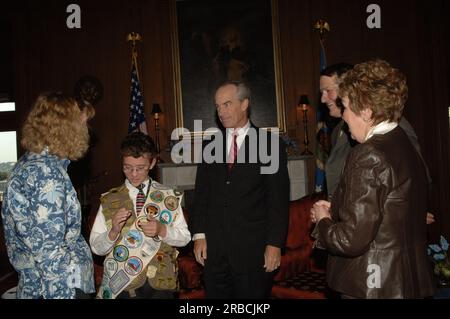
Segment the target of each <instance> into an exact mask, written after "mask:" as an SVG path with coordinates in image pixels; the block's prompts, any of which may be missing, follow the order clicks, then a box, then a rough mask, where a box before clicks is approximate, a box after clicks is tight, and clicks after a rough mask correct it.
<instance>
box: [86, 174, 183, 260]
mask: <svg viewBox="0 0 450 319" xmlns="http://www.w3.org/2000/svg"><path fill="white" fill-rule="evenodd" d="M149 182H150V180H148V179H147V180H146V181H145V182H144V185H145V186H144V189H143V192H144V193H147V189H148V185H149ZM125 186H126V187H127V189H128V194H129V196H130V198H131V199H132V201H133V205H134V211H136V196H137V194H138V192H139V190H138V189H137V188H136V187H134V186H133V185H131V183H130V182H129V181H128V180H125ZM179 211H180V214H179V215H178V217H177V218H176V219H175V220H174V221H173V222H172V223H171V224H170V225H169V226H166V237H164V238H163V237H161V236H160V239H161V240H162V241H163V242H165V243H166V244H168V245H170V246H174V247H183V246H186V244H187V243H188V242H189V240H190V238H191V233H190V232H189V230H188V226H187V224H186V220H185V219H184V215H183V210H182V208H181V206H180V208H179ZM108 233H109V232H108V228H107V227H106V221H105V216H104V215H103V208H102V205H100V208H99V209H98V212H97V216H96V217H95V222H94V226H93V227H92V231H91V234H90V236H89V244H90V245H91V249H92V252H93V253H94V254H96V255H99V256H105V255H107V254H109V253H110V252H111V250H112V249H113V247H114V243H115V242H116V240H117V238H115V240H114V241H112V240H110V239H109V237H108ZM118 236H119V235H118ZM118 236H117V237H118Z"/></svg>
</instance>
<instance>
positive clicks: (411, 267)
mask: <svg viewBox="0 0 450 319" xmlns="http://www.w3.org/2000/svg"><path fill="white" fill-rule="evenodd" d="M427 185H428V184H427V178H426V174H425V169H424V163H423V161H422V160H421V158H420V156H419V154H418V153H417V151H416V150H415V149H414V147H413V146H412V144H411V143H410V141H409V140H408V137H407V136H406V134H405V132H404V131H403V130H402V129H401V128H400V127H397V128H395V129H394V130H392V131H390V132H388V133H386V134H384V135H374V136H373V137H372V138H370V139H369V140H368V141H366V142H365V143H363V144H360V145H358V146H356V147H354V149H353V150H352V152H351V153H350V155H349V157H348V160H347V163H346V165H345V168H344V171H343V175H342V178H341V181H340V183H339V185H338V188H337V190H336V193H335V195H334V196H333V202H332V206H331V215H332V220H331V219H329V218H324V219H322V220H321V221H320V222H319V224H318V228H319V232H320V241H321V244H322V245H324V246H325V247H326V249H327V250H328V252H329V253H330V256H329V259H328V267H327V280H328V284H329V286H330V287H331V288H332V289H334V290H336V291H338V292H341V293H343V294H345V295H349V296H352V297H356V298H422V297H426V296H431V295H433V294H434V292H435V284H434V281H433V274H432V271H431V265H430V262H429V259H428V258H427V253H426V249H427V242H426V222H425V220H426V210H427Z"/></svg>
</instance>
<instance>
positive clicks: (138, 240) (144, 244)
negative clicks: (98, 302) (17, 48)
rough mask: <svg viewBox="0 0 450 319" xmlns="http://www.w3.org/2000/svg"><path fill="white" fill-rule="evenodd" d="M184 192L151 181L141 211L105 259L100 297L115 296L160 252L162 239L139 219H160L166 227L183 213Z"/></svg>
mask: <svg viewBox="0 0 450 319" xmlns="http://www.w3.org/2000/svg"><path fill="white" fill-rule="evenodd" d="M181 199H182V194H181V193H179V192H177V193H175V192H174V191H173V190H172V189H171V188H168V187H165V186H163V185H161V184H159V183H157V182H151V183H149V186H148V189H147V196H146V201H145V204H144V207H143V208H142V210H141V213H140V214H139V216H138V217H137V218H136V221H135V222H134V223H133V225H131V227H130V228H129V229H128V230H126V231H125V232H124V233H123V234H121V239H120V241H117V242H116V243H115V245H114V248H113V250H112V251H111V252H110V253H109V254H108V256H107V257H106V258H105V261H104V263H103V280H102V284H101V286H100V289H99V292H98V294H97V298H100V299H114V298H116V297H117V295H119V294H120V293H121V292H122V291H123V290H124V289H125V288H126V287H127V286H128V285H129V284H130V283H131V282H132V281H133V280H134V279H135V278H136V277H137V276H138V275H140V274H141V273H142V271H144V270H145V269H146V266H147V265H148V263H149V262H150V261H151V260H152V258H153V257H154V256H155V255H156V253H157V252H158V250H159V248H160V246H161V240H160V239H159V237H158V236H155V237H153V238H151V237H147V236H145V234H144V233H143V232H142V229H141V228H140V226H139V223H140V222H146V221H147V220H150V219H157V220H159V221H160V222H161V223H163V224H165V225H166V227H171V224H172V222H173V221H174V220H175V219H176V218H177V216H178V214H180V213H181V212H180V204H181Z"/></svg>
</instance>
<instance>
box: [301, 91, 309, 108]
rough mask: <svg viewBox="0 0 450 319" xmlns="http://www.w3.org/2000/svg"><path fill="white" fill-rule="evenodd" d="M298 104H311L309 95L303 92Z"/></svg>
mask: <svg viewBox="0 0 450 319" xmlns="http://www.w3.org/2000/svg"><path fill="white" fill-rule="evenodd" d="M298 105H299V106H301V105H309V99H308V95H306V94H302V95H300V99H299V100H298Z"/></svg>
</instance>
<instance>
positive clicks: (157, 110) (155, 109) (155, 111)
mask: <svg viewBox="0 0 450 319" xmlns="http://www.w3.org/2000/svg"><path fill="white" fill-rule="evenodd" d="M159 113H162V110H161V107H160V106H159V104H157V103H155V104H153V108H152V114H153V116H154V118H155V142H156V153H157V161H158V162H159V161H160V158H159V153H160V145H159Z"/></svg>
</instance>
